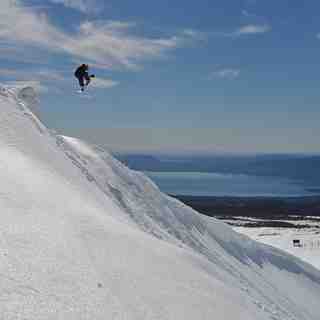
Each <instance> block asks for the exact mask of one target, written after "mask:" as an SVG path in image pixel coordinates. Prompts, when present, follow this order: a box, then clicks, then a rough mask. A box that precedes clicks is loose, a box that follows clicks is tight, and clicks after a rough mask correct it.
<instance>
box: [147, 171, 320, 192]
mask: <svg viewBox="0 0 320 320" xmlns="http://www.w3.org/2000/svg"><path fill="white" fill-rule="evenodd" d="M145 173H146V174H147V175H148V176H149V177H150V178H151V179H152V180H153V181H154V182H155V183H156V184H157V185H158V187H159V188H160V189H161V191H163V192H165V193H168V194H172V195H189V196H221V197H222V196H233V197H258V196H264V197H296V196H310V195H316V194H318V195H319V194H320V189H316V188H314V189H308V186H307V185H303V184H301V183H299V182H298V181H294V180H290V179H287V178H277V177H258V176H250V175H244V174H219V173H202V172H201V173H200V172H150V171H149V172H145Z"/></svg>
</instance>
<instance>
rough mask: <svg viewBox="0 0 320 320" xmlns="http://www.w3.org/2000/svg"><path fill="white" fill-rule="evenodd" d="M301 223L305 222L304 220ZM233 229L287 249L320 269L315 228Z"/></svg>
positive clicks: (318, 243) (317, 234)
mask: <svg viewBox="0 0 320 320" xmlns="http://www.w3.org/2000/svg"><path fill="white" fill-rule="evenodd" d="M302 223H304V224H305V223H306V221H303V222H302ZM317 224H318V223H317ZM234 230H236V231H238V232H240V233H243V234H246V235H248V236H249V237H251V238H253V239H255V240H256V241H259V242H262V243H265V244H268V245H271V246H274V247H276V248H279V249H281V250H284V251H287V252H289V253H290V254H293V255H295V256H297V257H299V258H300V259H302V260H304V261H306V262H308V263H310V264H312V265H313V266H314V267H316V268H318V269H319V270H320V234H319V230H318V229H316V228H314V229H312V228H305V229H303V228H302V229H283V228H245V227H236V228H234ZM293 240H299V241H300V246H296V247H295V246H293Z"/></svg>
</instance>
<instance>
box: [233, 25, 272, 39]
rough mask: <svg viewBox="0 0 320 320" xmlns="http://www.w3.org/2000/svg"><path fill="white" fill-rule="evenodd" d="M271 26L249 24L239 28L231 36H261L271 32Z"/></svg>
mask: <svg viewBox="0 0 320 320" xmlns="http://www.w3.org/2000/svg"><path fill="white" fill-rule="evenodd" d="M271 29H272V28H271V26H269V25H268V24H262V25H257V24H249V25H246V26H243V27H240V28H239V29H238V30H236V31H234V32H233V33H232V35H233V36H245V35H255V34H262V33H267V32H270V31H271Z"/></svg>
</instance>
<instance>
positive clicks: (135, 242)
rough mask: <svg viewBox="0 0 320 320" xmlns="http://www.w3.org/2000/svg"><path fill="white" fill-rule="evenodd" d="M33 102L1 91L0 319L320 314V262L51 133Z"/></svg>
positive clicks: (303, 318)
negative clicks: (239, 229)
mask: <svg viewBox="0 0 320 320" xmlns="http://www.w3.org/2000/svg"><path fill="white" fill-rule="evenodd" d="M22 90H24V91H22ZM35 101H37V99H36V96H35V95H34V92H33V90H32V89H31V88H28V89H9V88H1V90H0V177H1V179H0V213H1V223H0V318H1V319H68V320H70V319H77V320H79V319H88V320H89V319H90V320H91V319H130V320H131V319H137V320H138V319H139V320H142V319H148V320H150V319H172V320H173V319H184V320H185V319H230V320H231V319H232V320H233V319H237V320H241V319H243V320H250V319H252V320H260V319H261V320H264V319H273V320H289V319H290V320H313V319H314V320H318V319H319V318H320V307H319V303H318V301H319V298H320V272H319V271H318V270H316V269H315V268H313V267H311V266H310V265H308V264H306V263H304V262H302V261H300V260H299V259H296V258H294V257H293V256H290V255H288V254H285V253H284V252H281V251H279V250H277V249H274V248H272V247H268V246H265V245H262V244H258V243H256V242H254V241H252V240H250V239H249V238H247V237H245V236H243V235H240V234H237V233H235V232H233V231H232V229H231V228H229V227H228V226H226V225H225V224H223V223H221V222H218V221H216V220H214V219H209V218H206V217H203V216H200V215H199V214H198V213H196V212H194V211H193V210H192V209H190V208H188V207H186V206H184V205H183V204H182V203H180V202H178V201H176V200H174V199H171V198H170V197H167V196H166V195H164V194H162V193H161V192H160V191H159V190H158V188H157V187H156V186H155V185H154V184H153V183H152V182H151V181H150V180H149V179H148V178H147V177H145V176H144V175H143V174H141V173H138V172H133V171H131V170H129V169H128V168H126V167H125V166H123V165H122V164H121V163H119V162H118V161H117V160H115V159H114V158H113V157H112V156H111V155H110V154H108V153H107V152H106V151H104V150H102V149H100V148H98V147H95V146H90V145H88V144H86V143H85V142H83V141H80V140H78V139H75V138H69V137H62V136H54V135H53V134H50V132H49V131H48V130H47V129H46V128H45V126H44V125H43V124H42V123H41V122H40V121H39V119H38V118H37V117H36V116H35V115H34V114H33V113H32V112H31V111H30V108H29V107H30V106H32V105H33V104H34V102H35ZM28 106H29V107H28Z"/></svg>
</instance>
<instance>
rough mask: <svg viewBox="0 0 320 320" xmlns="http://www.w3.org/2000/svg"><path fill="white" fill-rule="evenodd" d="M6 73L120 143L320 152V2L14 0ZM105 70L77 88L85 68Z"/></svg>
mask: <svg viewBox="0 0 320 320" xmlns="http://www.w3.org/2000/svg"><path fill="white" fill-rule="evenodd" d="M0 6H1V10H0V81H1V82H2V83H4V82H9V83H16V82H17V81H18V83H19V84H21V83H22V84H25V83H30V84H32V85H34V86H35V87H36V88H37V89H38V90H39V91H40V93H41V100H42V104H41V118H42V119H43V120H44V121H45V123H46V124H47V125H48V126H49V127H50V128H53V129H56V130H57V131H58V132H61V133H64V134H68V135H74V136H79V137H81V138H84V139H86V140H89V141H91V142H94V143H98V144H101V145H105V146H107V147H110V148H111V149H114V150H124V151H127V150H128V151H153V152H156V151H157V152H158V151H162V152H201V153H211V152H232V153H238V152H240V153H246V152H250V153H252V152H253V153H255V152H263V153H268V152H276V153H292V152H307V153H318V152H319V139H318V137H319V136H320V127H319V118H320V90H319V85H320V66H319V57H320V22H319V19H318V16H319V12H320V3H319V4H318V3H317V2H316V1H308V2H303V3H302V2H298V1H295V2H293V1H289V0H288V1H287V0H278V1H275V0H270V1H262V0H241V1H240V0H239V1H234V0H233V1H231V0H223V1H222V0H198V1H181V0H174V1H172V0H171V1H169V0H163V1H150V0H149V1H147V0H140V1H138V2H136V1H129V0H117V1H115V0H110V1H108V0H104V1H102V0H47V1H45V0H16V1H14V0H2V1H1V5H0ZM83 62H86V63H89V64H90V66H91V71H92V73H95V74H96V75H97V79H96V80H95V81H94V82H93V83H92V86H91V87H90V90H89V91H88V94H87V96H80V95H79V94H77V92H76V90H77V83H76V81H75V79H74V78H73V71H74V69H75V68H76V66H77V65H78V64H79V63H83Z"/></svg>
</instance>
